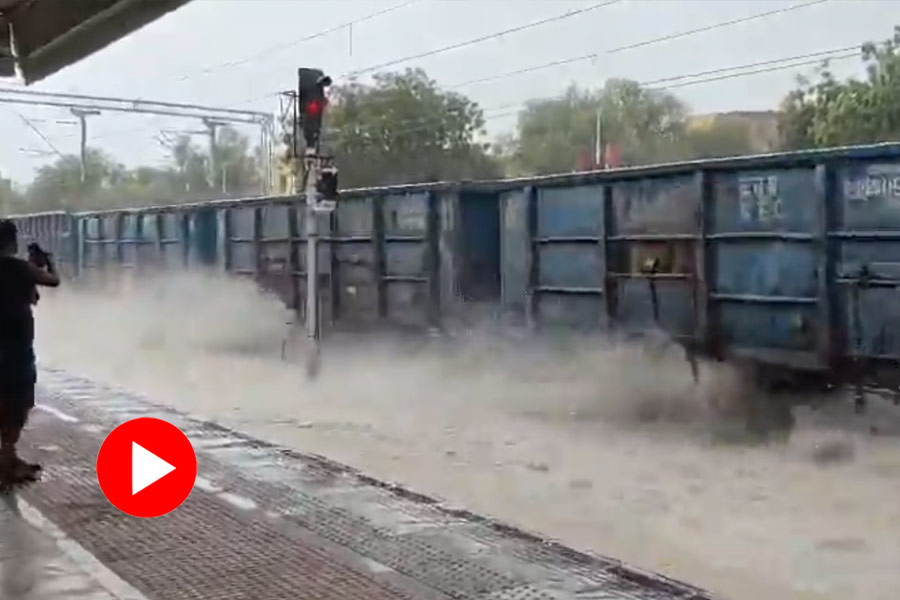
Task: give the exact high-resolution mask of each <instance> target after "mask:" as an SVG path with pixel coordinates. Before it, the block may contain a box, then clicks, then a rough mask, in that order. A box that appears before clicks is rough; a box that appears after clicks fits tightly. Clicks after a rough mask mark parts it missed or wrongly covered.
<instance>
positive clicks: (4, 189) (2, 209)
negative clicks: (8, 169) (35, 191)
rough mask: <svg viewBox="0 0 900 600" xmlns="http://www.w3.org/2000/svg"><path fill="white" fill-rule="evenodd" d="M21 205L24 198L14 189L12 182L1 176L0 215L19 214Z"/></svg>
mask: <svg viewBox="0 0 900 600" xmlns="http://www.w3.org/2000/svg"><path fill="white" fill-rule="evenodd" d="M21 203H22V197H21V195H20V194H19V192H18V191H16V189H15V188H14V187H13V183H12V181H11V180H9V179H6V178H4V177H3V175H2V174H0V214H3V215H8V214H10V213H12V212H17V211H18V209H19V207H20V206H21Z"/></svg>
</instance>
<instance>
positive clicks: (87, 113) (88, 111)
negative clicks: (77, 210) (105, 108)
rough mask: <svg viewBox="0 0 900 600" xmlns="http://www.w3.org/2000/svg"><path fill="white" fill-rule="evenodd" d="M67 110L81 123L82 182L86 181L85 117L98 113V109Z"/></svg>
mask: <svg viewBox="0 0 900 600" xmlns="http://www.w3.org/2000/svg"><path fill="white" fill-rule="evenodd" d="M69 110H70V111H71V112H72V114H73V115H75V116H76V117H77V118H78V121H79V123H80V124H81V183H82V184H84V183H85V182H86V181H87V119H88V117H95V116H97V115H99V114H100V111H99V110H96V109H90V108H71V109H69Z"/></svg>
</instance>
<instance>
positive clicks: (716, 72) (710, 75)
mask: <svg viewBox="0 0 900 600" xmlns="http://www.w3.org/2000/svg"><path fill="white" fill-rule="evenodd" d="M853 48H856V49H857V50H856V51H855V52H853V53H848V52H847V50H849V49H853ZM861 48H862V44H859V45H857V46H846V47H844V48H839V49H835V50H831V51H820V52H811V53H808V54H801V55H796V56H791V57H785V58H779V59H771V60H767V61H757V62H752V63H745V64H742V65H732V66H727V67H721V68H718V69H710V70H707V71H700V72H694V73H686V74H682V75H672V76H669V77H665V78H661V79H655V80H650V81H642V82H638V83H639V85H641V86H643V87H645V88H646V89H649V90H653V91H664V90H670V89H675V88H680V87H687V86H691V85H699V84H705V83H714V82H717V81H722V80H726V79H736V78H741V77H749V76H753V75H760V74H765V73H771V72H775V71H784V70H788V69H794V68H798V67H803V66H808V65H812V64H821V63H822V62H823V61H826V60H846V59H849V58H859V57H860V56H861V53H860V49H861ZM842 52H843V53H842ZM813 56H818V57H819V58H817V59H816V60H804V61H801V62H792V63H790V64H778V63H784V62H788V61H796V60H798V59H804V58H809V57H813ZM763 65H774V66H769V67H767V68H761V69H753V70H749V71H748V70H743V71H742V70H740V69H748V68H752V67H758V66H763ZM734 71H738V72H734ZM685 79H688V80H690V81H682V80H685ZM679 81H681V83H677V82H679ZM665 82H676V83H674V84H671V85H662V86H660V85H656V84H658V83H665ZM563 98H565V96H564V95H560V96H551V97H547V98H530V99H528V100H524V101H519V102H509V103H506V104H500V105H496V106H490V107H487V108H484V109H483V111H487V112H490V111H497V110H502V111H504V112H501V113H499V114H493V115H491V114H489V115H484V117H483V118H484V120H485V121H491V120H494V119H500V118H503V117H507V116H511V115H514V114H516V113H518V112H520V111H521V107H524V106H525V105H526V104H528V103H529V102H532V101H539V102H540V101H548V100H550V101H552V100H559V99H563ZM513 107H519V108H516V109H515V110H509V109H510V108H513ZM436 118H439V117H420V118H417V119H406V120H403V121H397V122H395V123H392V124H391V126H396V125H403V124H407V123H419V125H418V126H416V127H412V128H402V129H391V133H392V134H395V135H402V134H405V133H414V132H416V131H423V130H426V129H428V128H430V127H432V126H433V125H434V120H435V119H436ZM371 129H372V130H374V129H377V127H375V126H373V127H371Z"/></svg>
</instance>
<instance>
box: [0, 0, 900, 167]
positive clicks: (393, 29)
mask: <svg viewBox="0 0 900 600" xmlns="http://www.w3.org/2000/svg"><path fill="white" fill-rule="evenodd" d="M806 1H808V0H623V1H621V2H618V3H615V4H613V5H611V6H609V7H605V8H600V9H596V10H591V11H588V12H585V13H583V14H580V15H578V16H576V17H572V18H569V19H564V20H559V21H555V22H552V23H549V24H546V25H542V26H540V27H536V28H533V29H529V30H526V31H522V32H520V33H513V34H510V35H507V36H504V37H500V38H497V39H492V40H488V41H485V42H483V43H478V44H474V45H471V46H467V47H464V48H460V49H457V50H453V51H448V52H444V53H440V54H437V55H434V56H429V57H426V58H422V59H417V60H412V61H409V62H404V63H402V64H399V65H396V66H395V67H393V68H395V69H402V68H405V67H408V66H419V67H422V68H424V69H425V70H426V71H427V72H428V73H429V74H430V75H431V76H432V77H433V78H435V79H437V80H438V81H439V82H440V83H442V84H446V85H448V86H451V85H453V84H457V83H460V82H464V81H468V80H473V79H478V78H482V77H489V76H492V75H495V74H500V73H506V72H509V71H515V70H517V69H523V68H527V67H530V66H533V65H538V64H542V63H547V62H551V61H555V60H563V59H566V58H570V57H575V56H581V55H586V54H591V53H594V52H597V53H598V57H597V58H596V60H583V61H580V62H576V63H572V64H569V65H567V66H564V67H559V68H553V69H547V70H541V71H536V72H533V73H527V74H522V75H518V76H513V77H506V78H503V79H500V80H497V81H493V82H490V83H483V84H479V85H471V86H466V87H463V88H459V89H458V91H460V92H464V93H466V94H468V95H469V96H470V97H472V98H473V99H474V100H476V101H477V102H479V103H480V104H481V105H482V107H484V108H485V110H486V115H487V116H488V118H489V121H488V125H489V128H490V130H491V131H492V132H497V131H503V130H504V129H509V128H511V127H512V126H513V124H514V117H513V116H509V115H508V114H507V113H508V112H509V108H508V105H510V104H512V103H517V102H520V101H523V100H526V99H528V98H530V97H535V96H551V95H554V94H558V93H560V92H561V91H563V90H564V89H565V87H566V86H567V85H568V84H569V83H571V82H577V83H578V84H579V85H582V86H599V85H602V83H603V81H604V80H605V79H607V78H610V77H628V78H632V79H636V80H638V81H652V80H657V79H662V78H665V77H671V76H674V75H683V74H690V73H696V72H702V71H707V70H711V69H717V68H721V67H728V66H733V65H741V64H747V63H753V62H757V61H765V60H771V59H778V58H783V57H790V56H796V55H802V54H807V53H811V52H816V51H821V50H831V49H834V48H840V47H843V46H849V45H853V44H858V43H861V42H863V41H866V40H872V39H875V40H882V39H885V38H887V37H889V36H890V35H891V33H892V28H893V25H894V24H895V23H896V24H900V0H830V1H828V2H825V3H823V4H818V5H815V6H811V7H807V8H803V9H800V10H796V11H792V12H787V13H784V14H780V15H776V16H772V17H769V18H765V19H759V20H755V21H750V22H747V23H743V24H739V25H735V26H731V27H725V28H721V29H717V30H712V31H708V32H704V33H699V34H696V35H690V36H687V37H682V38H679V39H674V40H671V41H668V42H665V43H659V44H652V45H647V46H644V47H640V48H635V49H632V50H627V51H622V52H617V53H612V54H604V50H607V49H611V48H616V47H619V46H623V45H628V44H632V43H635V42H640V41H643V40H649V39H653V38H658V37H661V36H664V35H667V34H672V33H677V32H681V31H685V30H690V29H696V28H699V27H703V26H704V25H710V24H714V23H717V22H721V21H727V20H731V19H737V18H740V17H745V16H749V15H753V14H756V13H761V12H765V11H769V10H774V9H777V8H780V7H786V6H791V5H795V4H802V3H804V2H806ZM403 3H404V2H403V1H402V0H193V1H192V2H190V3H189V4H187V5H186V6H185V7H183V8H181V9H179V10H177V11H175V12H173V13H171V14H169V15H167V16H165V17H163V18H161V19H160V20H158V21H156V22H155V23H153V24H151V25H149V26H147V27H145V28H144V29H141V30H140V31H138V32H136V33H134V34H132V35H131V36H130V37H128V38H126V39H124V40H121V41H119V42H118V43H116V44H113V45H112V46H109V47H107V48H106V49H104V50H102V51H100V52H99V53H97V54H95V55H94V56H91V57H89V58H87V59H86V60H83V61H82V62H80V63H78V64H76V65H73V66H71V67H69V68H67V69H65V70H64V71H61V72H59V73H58V74H56V75H54V76H52V77H50V78H48V79H46V80H45V81H42V82H40V83H38V84H36V85H35V86H33V87H34V89H38V90H43V91H65V92H77V93H86V94H97V95H115V96H124V97H139V98H145V99H153V100H167V101H175V102H191V103H198V104H206V105H213V106H231V107H236V108H253V109H259V110H266V111H274V110H276V108H277V102H278V101H277V99H276V98H274V97H272V96H269V95H268V94H270V93H272V92H276V91H278V90H280V89H287V88H289V87H291V85H292V83H293V80H294V78H295V72H296V68H297V67H299V66H314V67H320V68H323V69H324V70H326V71H327V72H329V73H330V74H331V75H332V76H333V77H334V78H335V80H336V82H340V81H341V79H340V77H341V75H344V74H346V73H348V72H350V71H352V70H354V69H362V68H365V67H367V66H370V65H375V64H379V63H382V62H386V61H390V60H393V59H397V58H401V57H404V56H408V55H412V54H417V53H420V52H424V51H427V50H429V49H432V48H438V47H442V46H446V45H449V44H453V43H455V42H461V41H464V40H468V39H472V38H475V37H479V36H481V35H486V34H490V33H493V32H497V31H500V30H503V29H508V28H511V27H515V26H517V25H524V24H527V23H530V22H533V21H537V20H540V19H543V18H547V17H551V16H554V15H558V14H562V13H565V12H567V11H569V10H573V9H577V8H582V7H587V6H591V5H594V4H599V3H600V1H599V0H593V1H585V0H581V1H569V0H418V1H415V2H412V3H410V4H408V5H407V6H404V7H402V8H399V9H397V10H394V11H391V12H389V13H387V14H384V15H382V16H379V17H375V18H372V19H369V20H366V21H365V22H362V23H359V24H357V25H354V26H353V27H352V44H351V31H350V30H348V29H347V28H344V29H341V30H339V31H336V32H334V33H331V34H329V35H325V36H322V37H319V38H317V39H315V40H312V41H307V42H301V43H296V44H293V45H290V42H292V41H294V40H298V39H300V38H303V37H306V36H309V35H310V34H314V33H316V32H319V31H323V30H327V29H330V28H333V27H335V26H338V25H341V24H342V23H346V22H348V21H352V20H354V19H358V18H360V17H363V16H365V15H368V14H371V13H374V12H376V11H378V10H381V9H385V8H388V7H391V6H396V5H400V4H403ZM272 48H276V49H274V50H270V51H267V49H272ZM234 62H238V63H239V64H229V63H234ZM810 69H812V67H811V66H809V67H804V68H802V69H793V70H783V71H776V72H772V73H765V74H759V75H755V76H752V77H742V78H735V79H725V80H722V81H717V82H711V83H705V84H702V85H695V86H688V87H682V88H679V89H677V90H673V92H677V93H678V94H679V95H680V96H681V97H682V98H684V99H685V100H686V101H687V102H688V103H689V104H690V106H691V107H692V108H693V109H694V110H695V111H696V112H713V111H729V110H742V109H746V110H759V109H768V108H773V107H774V106H775V105H776V104H777V103H778V101H779V99H780V98H781V97H782V96H783V95H784V94H785V92H786V91H788V90H789V89H790V88H791V87H793V85H794V78H795V77H796V75H797V74H798V73H799V72H802V71H804V70H806V71H809V70H810ZM835 71H836V72H837V73H839V74H841V75H845V74H851V73H854V72H858V71H859V61H858V60H856V59H853V60H845V61H841V62H839V63H837V64H835ZM0 85H9V83H0ZM498 106H499V107H501V108H499V109H493V110H492V107H498ZM503 107H506V108H503ZM504 115H505V116H504ZM21 116H24V117H26V118H28V119H30V120H32V122H33V123H34V124H35V125H36V126H37V127H39V128H40V129H41V131H42V132H43V133H44V134H45V135H46V136H47V138H48V139H49V140H50V143H51V144H52V145H53V146H54V147H56V148H57V149H58V150H59V151H60V152H63V153H76V152H77V151H78V127H77V126H76V125H75V122H74V121H73V119H72V117H71V115H69V114H67V112H66V111H65V110H62V109H50V108H47V109H42V108H38V107H31V106H27V107H26V106H13V105H3V106H2V108H0V127H2V131H3V132H4V135H3V143H2V144H0V173H2V174H3V176H5V177H12V178H13V179H15V180H17V181H19V182H25V181H27V180H29V179H30V177H31V176H32V174H33V171H34V169H35V168H36V167H38V166H40V165H41V164H43V163H46V162H48V161H51V160H52V159H53V158H54V157H53V156H52V155H47V154H45V153H47V152H48V151H49V148H48V145H47V144H46V143H45V142H44V141H43V140H41V138H40V137H39V136H38V135H37V134H36V133H35V132H34V131H33V130H31V129H30V128H29V127H28V126H27V125H26V124H25V123H24V122H23V120H22V118H21ZM199 125H200V124H199V123H196V122H191V121H184V120H180V121H179V120H172V119H167V118H157V117H149V116H140V115H134V116H132V115H116V114H104V115H102V116H99V117H95V118H93V119H91V121H90V138H91V139H92V142H91V144H92V145H94V146H99V147H101V148H103V149H104V150H106V151H107V152H109V153H111V154H112V155H114V156H115V157H116V158H117V159H118V160H119V161H121V162H124V163H125V164H128V165H134V164H138V163H145V164H161V163H162V162H163V161H164V160H165V152H166V151H165V149H164V148H163V147H162V146H161V145H160V144H159V143H158V142H157V141H155V140H154V137H155V136H156V135H157V134H158V133H159V131H160V130H161V129H192V130H196V129H198V126H199ZM201 141H202V140H201V139H198V142H201Z"/></svg>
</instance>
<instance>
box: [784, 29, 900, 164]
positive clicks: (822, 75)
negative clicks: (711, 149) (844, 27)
mask: <svg viewBox="0 0 900 600" xmlns="http://www.w3.org/2000/svg"><path fill="white" fill-rule="evenodd" d="M861 55H862V60H863V63H864V64H865V66H866V78H865V79H864V80H857V79H852V78H851V79H848V80H846V81H843V82H841V81H838V80H837V79H836V78H835V77H834V74H833V73H832V72H831V71H830V70H829V67H828V63H827V61H826V62H825V63H823V64H822V66H821V67H820V68H819V69H818V72H817V75H818V81H817V82H815V83H813V82H811V81H810V80H809V79H807V78H800V79H799V80H798V86H799V87H798V89H796V90H794V91H792V92H791V93H790V94H788V95H787V96H786V97H785V99H784V101H783V102H782V104H781V118H780V119H779V131H780V136H781V142H782V145H783V147H784V148H785V149H798V148H812V147H822V146H843V145H850V144H868V143H876V142H884V141H895V140H898V139H900V27H895V28H894V36H893V37H892V38H891V39H889V40H887V41H885V42H884V43H883V44H879V45H876V44H874V43H867V44H864V45H863V46H862V49H861Z"/></svg>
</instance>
